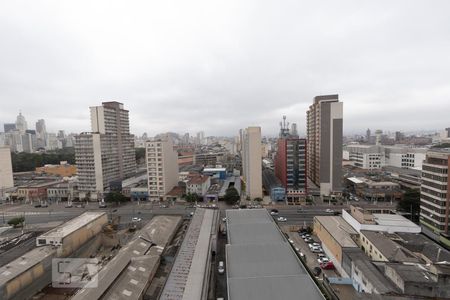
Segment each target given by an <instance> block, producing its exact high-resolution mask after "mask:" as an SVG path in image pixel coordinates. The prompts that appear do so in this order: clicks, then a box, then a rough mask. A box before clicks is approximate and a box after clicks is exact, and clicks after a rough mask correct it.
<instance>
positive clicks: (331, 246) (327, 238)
mask: <svg viewBox="0 0 450 300" xmlns="http://www.w3.org/2000/svg"><path fill="white" fill-rule="evenodd" d="M314 233H315V234H316V235H317V237H318V238H319V239H320V240H321V241H322V244H324V245H325V246H326V248H327V249H328V251H329V252H330V253H331V255H332V256H333V257H335V258H336V260H337V262H338V263H339V264H341V262H342V247H341V246H340V245H339V243H338V241H336V240H335V239H334V237H333V236H332V235H331V234H330V233H329V232H328V231H327V230H326V229H325V227H323V226H322V225H321V224H320V222H319V221H317V219H315V218H314Z"/></svg>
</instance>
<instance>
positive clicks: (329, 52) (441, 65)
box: [0, 1, 450, 136]
mask: <svg viewBox="0 0 450 300" xmlns="http://www.w3.org/2000/svg"><path fill="white" fill-rule="evenodd" d="M384 3H385V4H386V5H380V2H377V3H364V4H361V2H358V1H344V2H339V3H332V2H331V3H328V4H327V5H326V6H324V5H323V4H322V5H318V4H314V5H312V4H309V3H289V4H287V3H285V4H280V3H278V2H270V1H269V2H264V3H240V2H233V1H231V2H226V3H222V4H220V5H216V4H212V3H211V4H210V3H208V2H202V1H200V2H194V3H189V4H187V3H179V4H177V5H174V4H168V3H166V4H165V3H154V4H136V5H134V6H133V5H127V4H125V3H123V4H120V3H115V2H104V3H102V2H97V3H95V4H90V5H89V6H88V5H87V4H84V5H83V4H82V3H79V4H78V5H77V6H71V5H69V4H66V3H53V2H46V1H40V2H39V3H30V4H29V7H28V8H29V9H26V10H25V9H22V7H21V4H19V3H15V2H5V3H2V4H1V7H0V8H1V9H0V18H1V20H2V24H3V25H4V26H1V29H0V37H1V38H2V41H3V47H2V48H1V49H0V64H1V65H2V68H1V70H0V81H1V82H2V83H3V84H2V85H3V86H4V88H2V89H0V99H2V109H1V111H0V120H1V122H5V123H7V122H11V121H13V120H12V119H11V116H16V115H17V114H18V112H19V110H21V111H22V113H23V114H24V115H25V116H26V117H27V119H28V120H29V122H30V121H33V122H35V121H37V120H38V119H41V118H44V119H45V120H46V121H47V123H48V131H53V132H56V131H57V130H58V129H64V130H66V132H81V131H89V126H88V123H86V120H88V118H89V114H88V113H87V112H86V109H85V107H88V106H93V105H95V104H96V103H99V102H103V101H119V102H123V103H124V104H126V106H127V107H128V108H129V110H130V120H132V121H131V124H130V125H131V131H132V132H133V133H135V134H137V135H140V134H142V133H144V132H147V133H149V134H150V135H153V134H157V133H159V132H164V131H168V130H170V131H174V132H183V131H186V130H188V131H190V132H198V131H201V130H205V132H208V134H210V135H227V136H230V135H235V134H236V132H237V131H238V129H239V128H243V127H245V126H248V125H255V126H261V127H262V130H263V135H274V136H275V135H276V133H277V132H278V129H279V128H277V126H273V124H277V123H278V120H279V116H280V115H286V116H287V117H288V118H289V119H290V120H291V122H295V123H297V124H298V125H299V133H300V134H304V132H305V126H304V124H305V123H306V122H305V118H306V113H305V112H306V110H307V108H308V106H309V104H310V102H311V101H312V99H313V97H314V96H316V95H324V94H332V93H337V94H339V95H340V96H341V99H342V101H343V102H345V103H346V110H345V113H344V118H345V122H344V134H351V133H360V132H363V131H364V130H365V129H366V128H374V129H375V128H381V129H383V130H386V129H391V130H393V131H396V130H402V131H411V130H430V129H433V130H440V129H442V128H445V127H447V126H448V122H447V121H448V117H447V116H446V114H445V112H446V109H447V108H448V107H447V105H448V104H447V103H448V99H449V96H450V88H449V85H448V83H447V82H446V80H445V79H446V78H448V75H450V74H449V72H450V71H449V70H450V68H449V67H450V60H449V59H448V55H447V53H448V50H450V49H449V48H450V45H449V44H448V43H446V42H445V37H446V36H448V28H450V26H449V22H450V20H449V19H448V18H447V14H446V13H445V12H446V11H448V10H449V9H450V3H448V2H445V1H436V2H434V5H433V6H431V5H428V3H426V2H414V3H410V2H408V10H407V11H406V10H404V4H405V3H406V2H401V1H400V2H395V3H392V2H387V1H385V2H384ZM387 7H388V8H389V9H388V10H386V8H387ZM325 8H326V9H325ZM417 20H421V22H417ZM355 24H357V25H355ZM12 33H14V34H12ZM430 102H432V103H433V105H430ZM30 124H31V122H30ZM0 125H2V124H0Z"/></svg>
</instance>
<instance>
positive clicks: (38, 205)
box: [34, 204, 42, 208]
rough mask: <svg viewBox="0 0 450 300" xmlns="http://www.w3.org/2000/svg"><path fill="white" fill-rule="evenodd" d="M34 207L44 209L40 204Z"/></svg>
mask: <svg viewBox="0 0 450 300" xmlns="http://www.w3.org/2000/svg"><path fill="white" fill-rule="evenodd" d="M34 207H36V208H39V207H42V206H41V205H40V204H36V205H35V206H34Z"/></svg>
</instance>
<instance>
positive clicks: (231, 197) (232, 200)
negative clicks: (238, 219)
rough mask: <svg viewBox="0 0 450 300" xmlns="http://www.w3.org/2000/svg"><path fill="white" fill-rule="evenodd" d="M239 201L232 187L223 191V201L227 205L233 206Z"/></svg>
mask: <svg viewBox="0 0 450 300" xmlns="http://www.w3.org/2000/svg"><path fill="white" fill-rule="evenodd" d="M240 199H241V196H239V193H238V191H237V190H236V189H235V188H234V187H229V188H227V190H226V191H225V196H224V200H225V202H226V203H227V204H228V205H234V204H236V203H237V202H238V201H239V200H240Z"/></svg>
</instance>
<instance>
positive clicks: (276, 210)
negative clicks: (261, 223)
mask: <svg viewBox="0 0 450 300" xmlns="http://www.w3.org/2000/svg"><path fill="white" fill-rule="evenodd" d="M270 214H271V215H272V216H276V215H278V209H272V210H271V211H270Z"/></svg>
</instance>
